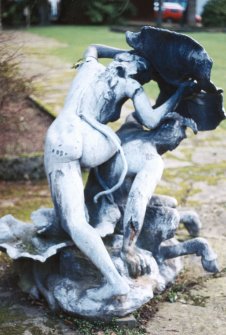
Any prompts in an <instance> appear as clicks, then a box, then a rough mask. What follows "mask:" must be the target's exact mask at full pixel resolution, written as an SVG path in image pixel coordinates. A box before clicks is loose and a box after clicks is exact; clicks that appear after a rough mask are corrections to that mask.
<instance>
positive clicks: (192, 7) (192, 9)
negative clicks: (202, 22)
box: [187, 0, 196, 26]
mask: <svg viewBox="0 0 226 335" xmlns="http://www.w3.org/2000/svg"><path fill="white" fill-rule="evenodd" d="M195 14H196V0H188V8H187V24H188V25H189V26H195V25H196V22H195Z"/></svg>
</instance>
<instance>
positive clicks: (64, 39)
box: [29, 26, 226, 98]
mask: <svg viewBox="0 0 226 335" xmlns="http://www.w3.org/2000/svg"><path fill="white" fill-rule="evenodd" d="M29 31H30V32H32V33H34V34H38V35H40V36H43V37H50V38H54V39H56V40H57V41H59V42H61V43H63V44H64V47H60V46H59V47H58V48H55V49H54V50H53V53H54V54H55V55H56V56H59V57H60V58H62V59H63V60H65V61H66V62H69V63H74V62H76V61H77V60H78V59H80V58H81V57H82V55H83V52H84V50H85V49H86V47H87V46H88V45H89V44H92V43H99V44H107V45H110V46H113V47H118V48H126V49H127V48H128V45H127V44H126V41H125V34H124V33H114V32H111V31H110V30H109V28H108V27H105V26H51V27H34V28H30V29H29ZM187 35H189V36H190V37H192V38H194V39H195V40H197V41H198V42H199V43H201V44H202V45H203V46H204V47H205V49H206V50H207V52H208V53H209V55H210V57H212V59H213V60H214V66H213V70H212V80H213V81H214V83H215V84H216V86H218V87H222V88H223V89H224V91H226V61H225V54H226V34H224V33H203V32H200V33H189V34H187ZM105 63H106V62H105ZM145 87H146V91H147V93H148V94H149V95H150V96H151V97H152V98H155V97H156V95H157V93H158V89H157V87H156V85H155V84H154V83H151V84H148V85H146V86H145Z"/></svg>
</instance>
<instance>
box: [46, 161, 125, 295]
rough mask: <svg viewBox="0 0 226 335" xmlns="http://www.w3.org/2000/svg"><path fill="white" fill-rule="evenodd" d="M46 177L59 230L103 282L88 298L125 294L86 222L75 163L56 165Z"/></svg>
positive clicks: (80, 184) (110, 261)
mask: <svg viewBox="0 0 226 335" xmlns="http://www.w3.org/2000/svg"><path fill="white" fill-rule="evenodd" d="M49 175H50V187H51V193H52V198H53V201H54V206H55V209H56V212H57V215H59V217H60V221H61V225H62V227H63V229H64V230H65V231H66V232H67V233H68V234H69V235H70V236H71V238H72V240H73V241H74V243H75V244H76V246H77V247H78V248H79V249H80V250H81V251H82V252H83V253H84V254H85V255H86V256H87V257H88V258H89V259H90V260H91V261H92V262H93V263H94V264H95V265H96V267H97V268H98V269H99V270H100V271H101V273H102V274H103V275H104V276H105V278H106V279H107V284H106V285H105V286H104V287H103V288H101V289H99V290H89V292H88V294H89V296H90V298H93V299H101V300H102V299H107V298H110V297H111V296H117V295H125V294H127V293H128V291H129V286H128V285H127V283H126V282H124V280H123V278H122V277H121V276H120V275H119V273H118V271H117V270H116V268H115V266H114V264H113V262H112V260H111V258H110V256H109V254H108V252H107V250H106V248H105V246H104V244H103V241H102V239H101V238H100V236H99V235H98V233H97V232H96V230H95V229H94V228H93V227H91V225H89V223H88V222H87V220H86V216H85V202H84V191H83V183H82V176H81V170H80V165H79V162H78V161H74V162H70V163H61V164H57V165H56V167H55V169H54V171H52V172H51V174H49Z"/></svg>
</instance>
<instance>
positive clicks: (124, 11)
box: [59, 0, 135, 24]
mask: <svg viewBox="0 0 226 335" xmlns="http://www.w3.org/2000/svg"><path fill="white" fill-rule="evenodd" d="M134 10H135V9H134V6H133V5H132V4H131V3H130V1H129V0H94V1H90V0H83V1H80V0H61V2H60V17H59V20H60V22H62V23H72V24H80V23H95V24H102V23H109V22H115V21H116V20H119V19H120V18H122V16H123V15H128V14H129V13H133V12H134Z"/></svg>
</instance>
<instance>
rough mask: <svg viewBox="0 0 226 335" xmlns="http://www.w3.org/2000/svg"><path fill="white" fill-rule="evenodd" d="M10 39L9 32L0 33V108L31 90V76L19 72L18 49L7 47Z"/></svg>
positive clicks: (11, 37)
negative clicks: (27, 76)
mask: <svg viewBox="0 0 226 335" xmlns="http://www.w3.org/2000/svg"><path fill="white" fill-rule="evenodd" d="M12 39H13V36H12V35H10V34H9V33H0V87H1V90H0V109H1V108H2V107H3V105H4V103H5V102H7V101H9V100H14V101H15V100H16V99H17V98H18V97H25V96H27V95H29V94H30V93H31V91H32V85H31V81H32V78H30V79H28V78H24V77H23V76H22V75H21V74H20V71H19V63H18V59H19V53H18V51H17V50H16V51H15V50H10V49H9V46H8V42H9V40H12Z"/></svg>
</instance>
